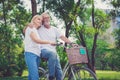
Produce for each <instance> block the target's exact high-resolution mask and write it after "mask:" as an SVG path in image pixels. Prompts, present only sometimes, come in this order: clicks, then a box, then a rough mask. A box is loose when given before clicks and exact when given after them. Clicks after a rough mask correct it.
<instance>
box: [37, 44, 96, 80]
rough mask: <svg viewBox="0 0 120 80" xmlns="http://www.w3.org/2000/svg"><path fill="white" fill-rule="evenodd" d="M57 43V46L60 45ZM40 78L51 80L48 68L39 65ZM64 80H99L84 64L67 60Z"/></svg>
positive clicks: (41, 79)
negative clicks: (71, 62)
mask: <svg viewBox="0 0 120 80" xmlns="http://www.w3.org/2000/svg"><path fill="white" fill-rule="evenodd" d="M60 45H61V43H60V44H57V46H60ZM39 74H40V80H49V79H48V77H49V74H48V70H45V69H44V68H42V67H39ZM63 80H97V77H96V75H95V73H94V72H92V71H91V70H90V69H89V68H87V67H85V66H83V64H70V63H69V62H67V63H66V64H65V66H64V68H63Z"/></svg>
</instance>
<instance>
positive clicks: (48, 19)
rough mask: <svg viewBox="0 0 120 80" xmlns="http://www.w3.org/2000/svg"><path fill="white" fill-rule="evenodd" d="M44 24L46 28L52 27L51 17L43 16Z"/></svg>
mask: <svg viewBox="0 0 120 80" xmlns="http://www.w3.org/2000/svg"><path fill="white" fill-rule="evenodd" d="M43 25H44V26H45V27H46V28H49V27H50V18H49V17H46V18H43Z"/></svg>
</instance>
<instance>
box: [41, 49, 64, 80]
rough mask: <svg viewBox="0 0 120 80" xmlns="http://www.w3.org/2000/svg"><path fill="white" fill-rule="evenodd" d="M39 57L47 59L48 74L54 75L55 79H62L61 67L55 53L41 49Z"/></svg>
mask: <svg viewBox="0 0 120 80" xmlns="http://www.w3.org/2000/svg"><path fill="white" fill-rule="evenodd" d="M41 58H46V59H47V60H48V69H49V76H53V77H56V80H62V68H61V65H60V60H59V57H58V56H57V53H55V52H52V51H49V50H47V49H42V50H41Z"/></svg>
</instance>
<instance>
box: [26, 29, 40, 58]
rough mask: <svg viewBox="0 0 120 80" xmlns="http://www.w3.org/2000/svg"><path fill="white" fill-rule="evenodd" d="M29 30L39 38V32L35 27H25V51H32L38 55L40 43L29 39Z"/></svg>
mask: <svg viewBox="0 0 120 80" xmlns="http://www.w3.org/2000/svg"><path fill="white" fill-rule="evenodd" d="M31 32H34V33H36V35H37V37H38V38H39V34H38V32H37V29H36V28H29V27H27V29H26V32H25V39H24V44H25V52H32V53H34V54H36V55H37V56H40V53H41V49H40V44H38V43H36V42H34V41H33V40H32V39H31V37H30V34H31Z"/></svg>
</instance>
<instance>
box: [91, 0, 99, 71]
mask: <svg viewBox="0 0 120 80" xmlns="http://www.w3.org/2000/svg"><path fill="white" fill-rule="evenodd" d="M94 8H95V7H94V0H92V25H93V27H94V29H95V21H94V16H95V15H94ZM97 36H98V32H96V33H95V35H94V40H93V41H94V42H93V47H92V51H91V53H92V54H91V64H92V66H91V67H92V68H91V69H92V71H93V72H95V50H96V42H97Z"/></svg>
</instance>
